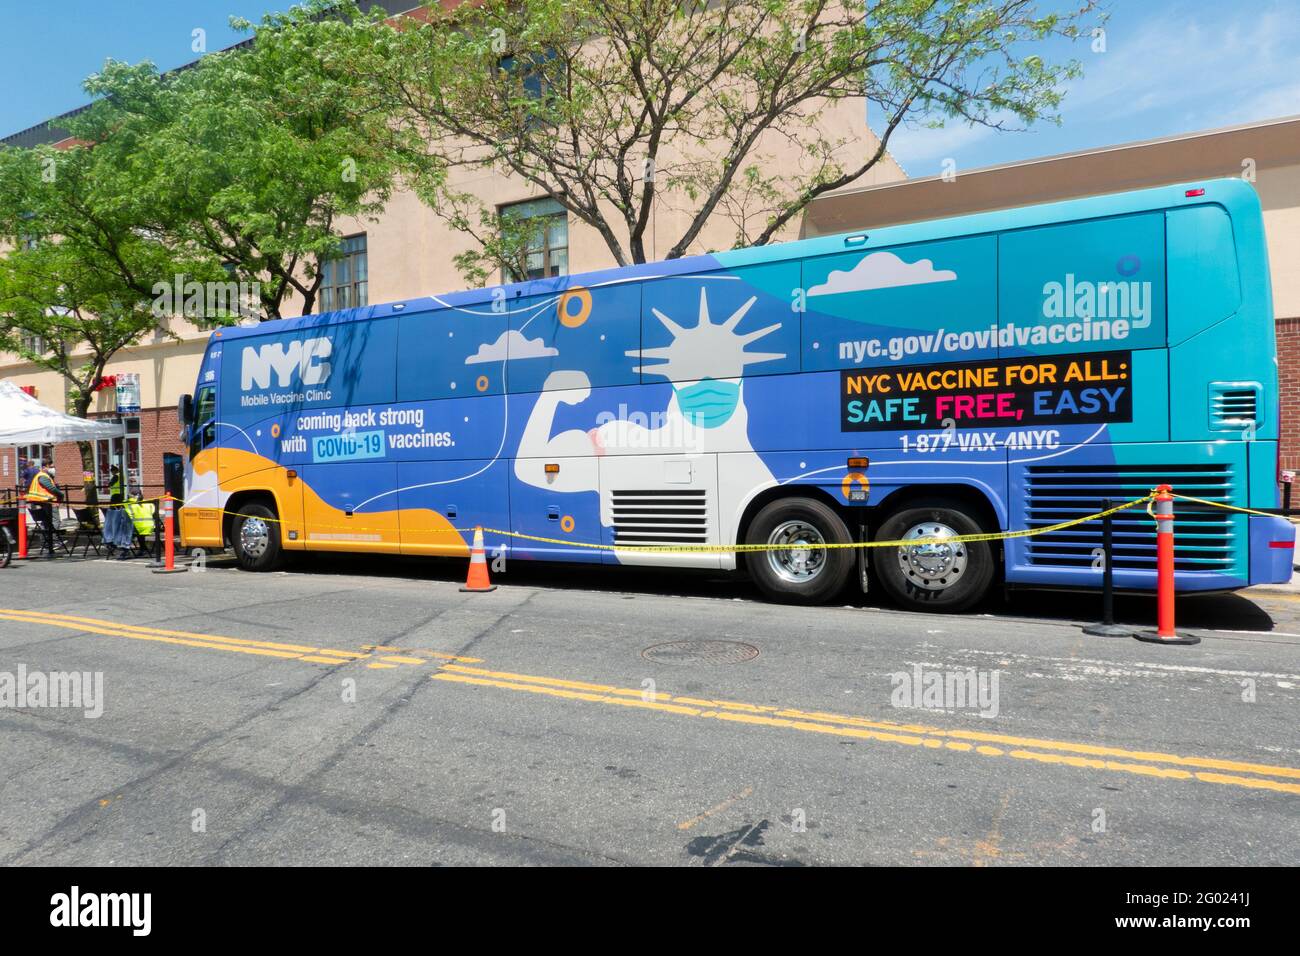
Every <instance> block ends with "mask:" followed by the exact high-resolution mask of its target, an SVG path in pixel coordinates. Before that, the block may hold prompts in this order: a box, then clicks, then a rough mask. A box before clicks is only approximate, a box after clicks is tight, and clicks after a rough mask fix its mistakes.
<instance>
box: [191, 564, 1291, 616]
mask: <svg viewBox="0 0 1300 956" xmlns="http://www.w3.org/2000/svg"><path fill="white" fill-rule="evenodd" d="M211 560H212V565H213V566H214V567H215V566H224V565H226V564H231V565H233V561H231V560H229V559H226V558H217V557H214V558H213V559H211ZM288 570H289V571H290V572H292V573H301V574H312V575H345V574H346V575H365V576H368V577H372V578H389V579H394V580H431V581H446V582H456V583H459V582H462V581H464V578H465V562H464V560H463V559H453V558H416V557H396V556H390V555H349V554H314V555H311V556H309V557H307V556H295V557H294V559H293V560H292V562H291V563H290V564H289V566H288ZM492 579H493V583H495V584H500V585H503V586H509V585H511V584H514V585H519V586H522V587H540V588H552V589H557V590H583V591H604V592H608V593H615V594H620V595H622V596H623V597H625V598H626V599H628V600H635V599H636V598H637V597H641V596H644V597H655V598H659V597H664V596H679V597H704V598H714V599H717V600H741V601H761V600H763V596H762V594H761V593H760V592H759V590H758V589H757V588H756V587H755V586H754V585H753V584H752V583H751V582H750V581H749V579H748V578H746V577H745V575H743V574H740V573H727V572H711V571H692V570H685V569H680V568H627V567H609V566H601V565H586V564H550V563H547V564H541V563H535V562H531V561H513V562H511V563H510V564H509V566H508V568H507V571H506V572H505V573H494V574H493V576H492ZM838 603H840V604H841V605H842V606H846V607H860V608H865V607H874V608H893V607H895V605H894V604H893V602H892V601H890V599H889V597H888V596H887V595H885V594H883V593H881V592H880V591H873V592H872V593H869V594H862V593H859V592H858V591H857V590H856V588H855V587H853V586H852V585H851V586H850V587H849V588H848V589H846V590H845V591H844V593H843V594H842V595H841V596H840V599H839V602H838ZM971 613H983V614H993V615H997V616H1006V617H1016V618H1032V619H1035V620H1051V621H1059V622H1062V623H1085V624H1086V623H1093V622H1096V621H1098V620H1100V617H1101V597H1100V595H1099V594H1097V593H1095V592H1081V591H1045V590H1020V589H1014V590H1011V591H1010V592H1009V593H1006V594H1004V593H1003V592H1002V591H1001V590H1000V589H999V590H995V591H994V592H993V593H992V594H991V595H990V597H989V599H988V600H987V601H985V602H984V604H983V605H982V606H980V607H977V608H976V609H975V610H974V612H971ZM1155 615H1156V602H1155V595H1154V594H1120V595H1117V596H1116V598H1115V618H1116V620H1117V621H1118V622H1119V623H1122V624H1129V625H1133V626H1141V627H1154V626H1155V620H1156V619H1155ZM1178 623H1179V626H1180V627H1185V628H1188V629H1197V628H1199V629H1207V630H1209V629H1213V630H1237V631H1258V632H1261V633H1267V632H1268V631H1271V630H1274V629H1276V628H1277V627H1278V626H1279V624H1278V622H1277V621H1276V620H1275V619H1274V617H1273V616H1272V615H1271V614H1270V613H1269V611H1267V610H1265V609H1264V608H1263V607H1261V606H1260V605H1259V604H1257V603H1255V601H1253V600H1251V599H1250V598H1249V597H1246V596H1243V595H1242V594H1206V595H1187V596H1180V597H1179V599H1178Z"/></svg>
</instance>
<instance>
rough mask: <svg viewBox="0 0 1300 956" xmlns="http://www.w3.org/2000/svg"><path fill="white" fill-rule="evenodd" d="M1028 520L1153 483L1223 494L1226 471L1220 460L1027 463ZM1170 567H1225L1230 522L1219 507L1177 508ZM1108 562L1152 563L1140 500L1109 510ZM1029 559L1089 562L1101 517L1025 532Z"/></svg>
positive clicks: (1088, 506) (1141, 490) (1075, 513)
mask: <svg viewBox="0 0 1300 956" xmlns="http://www.w3.org/2000/svg"><path fill="white" fill-rule="evenodd" d="M1025 483H1026V490H1027V498H1028V501H1027V502H1026V509H1025V516H1026V519H1027V522H1028V527H1031V528H1041V527H1044V526H1047V525H1053V524H1058V523H1060V522H1062V521H1068V520H1069V519H1071V518H1078V517H1082V516H1083V515H1088V514H1095V513H1096V512H1098V511H1100V510H1101V503H1102V501H1103V500H1104V499H1106V498H1109V499H1111V500H1112V501H1113V502H1115V503H1116V504H1118V503H1120V502H1122V501H1130V500H1132V499H1133V498H1140V497H1141V496H1142V495H1145V494H1147V493H1148V492H1149V491H1150V490H1151V489H1152V488H1154V487H1155V486H1156V485H1159V484H1168V485H1172V486H1173V488H1174V490H1175V491H1177V492H1179V493H1180V494H1184V495H1191V496H1193V497H1196V498H1205V499H1207V500H1210V501H1223V502H1230V501H1232V498H1233V481H1232V473H1231V470H1230V469H1229V467H1228V466H1227V465H1213V464H1202V465H1075V466H1066V465H1044V466H1035V465H1031V466H1030V467H1028V468H1027V469H1026V472H1025ZM1174 510H1175V513H1176V514H1177V518H1178V520H1177V522H1176V527H1175V529H1174V530H1175V536H1174V545H1175V553H1174V567H1175V568H1176V569H1177V570H1179V571H1223V570H1227V569H1230V568H1231V567H1232V554H1233V536H1234V534H1235V531H1234V522H1233V519H1232V517H1231V514H1230V513H1229V512H1227V511H1216V512H1215V513H1213V514H1199V513H1197V514H1193V513H1190V512H1183V513H1178V511H1179V509H1178V506H1177V504H1175V506H1174ZM1113 521H1114V525H1113V527H1114V556H1115V558H1114V560H1115V569H1116V570H1121V569H1125V570H1141V571H1154V570H1155V567H1156V536H1155V533H1154V523H1153V521H1152V519H1151V517H1150V516H1149V515H1148V514H1147V513H1146V510H1145V509H1144V508H1143V507H1142V506H1140V505H1139V506H1136V507H1133V508H1130V509H1129V510H1127V511H1121V512H1119V513H1118V514H1116V515H1115V516H1114V519H1113ZM1028 542H1029V543H1028V558H1029V563H1030V564H1032V565H1035V566H1039V567H1068V568H1089V567H1093V566H1094V564H1093V562H1094V560H1095V553H1096V551H1097V549H1100V548H1101V522H1100V521H1090V522H1088V523H1087V524H1081V525H1075V526H1074V527H1073V528H1068V529H1066V530H1064V531H1055V532H1051V533H1049V534H1043V535H1037V536H1035V537H1032V538H1029V539H1028Z"/></svg>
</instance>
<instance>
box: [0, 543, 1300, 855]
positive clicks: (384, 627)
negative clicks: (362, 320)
mask: <svg viewBox="0 0 1300 956" xmlns="http://www.w3.org/2000/svg"><path fill="white" fill-rule="evenodd" d="M462 575H463V567H462V566H461V565H460V564H458V563H440V562H433V561H416V562H411V561H401V560H394V559H350V560H327V561H322V562H316V563H313V564H312V565H310V566H309V568H308V569H306V570H297V571H290V572H279V573H274V574H266V575H252V574H245V573H242V572H239V571H236V570H234V569H233V568H231V567H228V566H225V567H223V566H222V562H221V561H219V560H214V561H212V562H210V563H209V566H208V568H207V570H206V571H204V572H203V573H184V574H176V575H171V576H164V575H153V574H150V573H149V572H148V571H147V570H145V569H144V567H143V566H142V565H141V563H140V562H124V563H106V562H97V561H86V562H80V561H76V562H73V561H66V560H63V561H56V562H53V563H46V562H43V561H34V562H29V563H27V564H26V565H25V566H22V567H16V568H14V569H11V570H6V571H0V608H3V610H0V698H3V691H4V686H5V684H4V681H5V674H6V673H8V674H11V675H14V676H13V677H11V678H10V687H11V689H12V687H13V683H12V682H13V680H16V678H17V675H18V673H19V670H20V668H22V669H23V670H24V671H25V673H26V675H27V676H28V679H29V680H30V679H31V675H33V674H36V675H53V674H57V673H67V672H73V671H78V672H88V673H91V674H93V673H100V674H102V681H103V684H102V687H103V695H102V705H103V712H102V715H101V716H98V717H88V716H86V714H85V710H86V707H85V706H84V705H86V704H87V703H88V702H87V701H86V700H81V701H80V702H79V703H80V704H82V705H83V706H81V707H80V708H77V707H58V708H56V707H51V706H30V705H31V703H32V701H31V700H28V701H26V703H28V704H29V706H27V707H16V706H14V703H15V702H16V701H15V702H10V703H8V704H5V705H4V706H0V766H3V767H4V768H5V773H4V774H3V775H0V863H4V864H10V865H12V864H91V865H98V864H116V865H128V864H145V863H150V864H257V863H269V864H312V863H336V864H414V865H431V864H657V865H658V864H663V865H687V866H708V865H713V866H742V865H781V866H788V865H794V866H798V865H816V864H945V865H946V864H951V865H959V866H966V865H1000V864H1039V863H1053V864H1079V865H1116V864H1139V865H1168V864H1284V865H1295V864H1296V863H1297V862H1300V849H1298V847H1300V812H1298V811H1300V769H1297V768H1300V595H1296V594H1285V593H1265V594H1257V593H1253V592H1249V593H1247V594H1246V595H1244V596H1243V595H1235V596H1221V597H1210V598H1200V599H1196V600H1187V601H1184V602H1183V603H1182V604H1181V605H1180V608H1179V611H1180V614H1181V616H1182V620H1183V622H1185V623H1187V624H1189V625H1192V626H1194V627H1195V628H1196V629H1197V630H1198V632H1199V633H1200V634H1202V635H1203V636H1204V640H1203V641H1202V643H1201V644H1199V645H1197V646H1192V647H1160V646H1152V645H1149V644H1143V643H1139V642H1137V641H1133V640H1126V639H1105V638H1096V637H1088V636H1085V635H1083V634H1082V633H1081V632H1080V630H1079V628H1078V626H1077V624H1076V622H1077V621H1078V620H1089V619H1091V618H1092V617H1093V616H1094V614H1095V611H1096V603H1097V602H1096V599H1095V598H1092V597H1086V598H1083V597H1074V596H1068V595H1060V594H1037V595H1034V594H1018V595H1013V596H1012V597H1011V598H1010V600H1009V601H1005V602H1004V601H1002V600H1001V599H999V600H998V601H996V602H994V603H992V604H990V606H989V607H988V608H987V609H985V611H984V612H981V613H979V614H972V615H964V616H960V617H947V616H940V615H929V614H913V613H903V612H899V611H895V610H891V609H889V608H887V607H880V606H877V605H876V604H875V603H873V600H872V599H871V598H869V597H868V598H861V597H860V598H858V599H855V600H850V601H849V603H847V604H846V605H844V606H837V607H828V608H818V609H802V608H788V607H779V606H774V605H770V604H765V603H762V602H760V601H758V600H757V599H756V596H755V595H754V593H753V591H752V590H751V588H750V587H749V586H748V585H747V584H745V583H744V582H739V581H735V580H731V579H726V578H720V577H718V576H716V575H715V576H709V575H694V576H682V575H680V574H667V573H651V572H628V571H619V570H616V569H615V570H606V571H599V570H597V571H587V570H581V569H579V570H574V569H571V568H558V569H557V568H552V569H545V570H537V569H529V568H527V566H522V565H521V564H519V563H516V564H514V565H512V566H511V570H510V573H509V574H507V575H505V576H504V577H502V578H500V579H499V581H500V583H501V584H502V587H501V588H500V589H498V590H497V591H494V592H492V593H489V594H465V593H461V592H460V591H459V590H458V587H457V585H458V584H459V582H460V580H462V577H461V576H462ZM846 600H848V599H847V598H846ZM1152 603H1153V602H1152V601H1151V600H1150V599H1146V598H1143V599H1131V600H1125V601H1122V602H1121V605H1120V610H1121V613H1122V615H1123V616H1125V617H1128V618H1130V619H1135V620H1136V619H1138V618H1141V617H1143V616H1144V615H1146V614H1147V613H1148V612H1149V610H1150V606H1151V604H1152ZM698 641H715V642H726V643H720V644H717V645H711V646H708V647H703V648H700V647H696V648H691V647H686V648H669V649H665V650H663V651H661V652H652V654H651V656H652V657H656V656H657V658H658V659H657V660H652V659H648V658H647V656H645V654H646V651H647V649H648V648H652V647H654V646H657V645H662V644H668V643H673V642H698ZM747 655H753V656H751V657H750V659H748V660H739V659H738V658H740V657H744V656H747ZM693 658H695V659H693ZM972 671H973V673H974V677H975V679H976V680H977V681H978V680H983V681H984V682H985V683H984V690H985V692H986V693H985V696H984V698H983V699H982V700H978V699H977V700H973V701H972V700H959V699H954V698H953V697H951V696H950V697H948V698H946V699H938V698H936V699H927V697H926V694H925V693H922V694H918V695H917V696H918V697H920V698H921V699H920V700H918V701H911V702H909V701H907V700H904V699H902V698H901V696H900V695H901V693H902V690H901V688H902V687H904V686H906V687H908V688H909V689H910V688H911V687H912V686H913V682H915V681H919V682H920V687H921V689H922V691H924V690H925V689H926V688H927V687H928V686H930V687H932V685H929V684H927V682H929V681H932V680H934V678H933V677H932V675H936V674H937V675H938V679H939V680H940V681H941V682H942V681H944V680H947V679H949V678H950V677H951V676H952V675H969V674H970V673H971V672H972ZM895 675H905V679H904V677H898V676H895ZM995 676H996V684H994V677H995ZM91 680H92V682H93V678H91ZM953 690H954V691H955V690H957V688H956V687H955V686H954V688H953ZM994 691H996V693H994ZM15 693H16V691H15ZM0 702H2V701H0ZM908 703H920V704H926V705H929V706H925V707H909V706H900V705H906V704H908ZM936 705H937V706H936ZM92 710H93V707H92ZM981 711H982V712H983V713H981ZM994 711H996V713H994Z"/></svg>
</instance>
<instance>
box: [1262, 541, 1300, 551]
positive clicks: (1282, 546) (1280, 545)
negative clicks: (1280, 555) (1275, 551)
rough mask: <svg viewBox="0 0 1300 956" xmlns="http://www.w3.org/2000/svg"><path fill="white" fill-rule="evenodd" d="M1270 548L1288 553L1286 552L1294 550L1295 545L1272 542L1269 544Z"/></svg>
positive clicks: (1287, 542) (1289, 542) (1286, 542)
mask: <svg viewBox="0 0 1300 956" xmlns="http://www.w3.org/2000/svg"><path fill="white" fill-rule="evenodd" d="M1268 546H1269V547H1270V548H1279V549H1281V550H1284V551H1286V550H1290V549H1291V548H1294V547H1295V543H1294V542H1292V541H1270V542H1269V543H1268Z"/></svg>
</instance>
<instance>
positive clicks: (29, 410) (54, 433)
mask: <svg viewBox="0 0 1300 956" xmlns="http://www.w3.org/2000/svg"><path fill="white" fill-rule="evenodd" d="M124 432H125V428H124V427H123V426H122V425H121V424H112V423H109V422H93V421H90V420H89V419H86V418H77V417H76V416H74V415H65V414H63V412H56V411H55V410H54V409H52V408H50V407H48V406H46V405H42V404H41V403H40V402H38V401H37V400H36V399H34V398H32V397H31V396H30V395H28V394H27V393H26V392H24V391H23V390H22V389H21V388H19V387H18V386H17V385H15V384H14V383H13V382H0V445H57V444H58V443H59V442H65V441H93V440H94V439H96V438H116V437H117V436H119V435H121V434H123V433H124Z"/></svg>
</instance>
